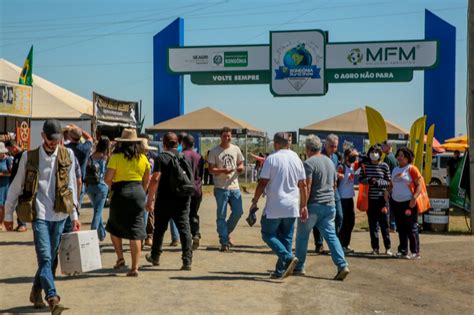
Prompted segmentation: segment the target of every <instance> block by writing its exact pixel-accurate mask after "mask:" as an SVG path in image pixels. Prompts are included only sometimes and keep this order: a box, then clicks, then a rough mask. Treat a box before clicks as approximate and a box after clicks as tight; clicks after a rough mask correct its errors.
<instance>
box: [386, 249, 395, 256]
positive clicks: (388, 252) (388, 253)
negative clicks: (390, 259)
mask: <svg viewBox="0 0 474 315" xmlns="http://www.w3.org/2000/svg"><path fill="white" fill-rule="evenodd" d="M385 255H387V256H393V253H392V250H391V249H390V248H389V249H387V250H386V251H385Z"/></svg>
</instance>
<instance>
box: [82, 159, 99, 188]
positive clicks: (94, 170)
mask: <svg viewBox="0 0 474 315" xmlns="http://www.w3.org/2000/svg"><path fill="white" fill-rule="evenodd" d="M99 182H100V166H99V163H94V160H93V159H92V156H91V157H90V158H89V161H88V162H87V165H86V175H85V176H84V183H85V184H86V185H96V184H98V183H99Z"/></svg>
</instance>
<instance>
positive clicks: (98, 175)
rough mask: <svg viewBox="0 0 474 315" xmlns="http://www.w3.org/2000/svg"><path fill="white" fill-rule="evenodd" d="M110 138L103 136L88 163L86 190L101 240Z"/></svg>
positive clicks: (103, 235) (103, 233) (93, 228)
mask: <svg viewBox="0 0 474 315" xmlns="http://www.w3.org/2000/svg"><path fill="white" fill-rule="evenodd" d="M109 147H110V140H109V138H107V137H104V136H103V137H101V138H100V140H99V142H98V143H97V145H96V147H95V151H94V153H92V155H91V157H90V158H89V161H88V162H87V165H86V175H85V179H84V181H85V184H86V187H87V188H86V189H87V190H86V192H87V195H88V196H89V199H90V201H91V203H92V207H93V208H94V216H93V218H92V223H91V229H92V230H97V236H98V237H99V241H103V240H104V239H105V235H106V233H105V227H104V224H103V222H102V210H103V209H104V205H105V201H106V200H107V194H108V192H109V187H108V186H107V184H106V183H105V181H104V177H105V170H106V164H107V160H108V157H109Z"/></svg>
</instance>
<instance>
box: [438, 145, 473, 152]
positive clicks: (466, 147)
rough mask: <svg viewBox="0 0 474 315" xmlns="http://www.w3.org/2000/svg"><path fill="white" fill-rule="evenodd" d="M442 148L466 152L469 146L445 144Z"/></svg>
mask: <svg viewBox="0 0 474 315" xmlns="http://www.w3.org/2000/svg"><path fill="white" fill-rule="evenodd" d="M441 147H442V148H444V149H446V150H448V151H456V150H458V151H464V150H466V149H469V145H467V144H466V143H443V144H442V145H441Z"/></svg>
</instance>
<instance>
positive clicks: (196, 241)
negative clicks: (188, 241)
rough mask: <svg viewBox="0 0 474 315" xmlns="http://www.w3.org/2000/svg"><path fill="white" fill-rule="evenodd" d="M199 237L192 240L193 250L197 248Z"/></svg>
mask: <svg viewBox="0 0 474 315" xmlns="http://www.w3.org/2000/svg"><path fill="white" fill-rule="evenodd" d="M199 241H200V239H199V237H196V238H193V250H196V249H198V248H199Z"/></svg>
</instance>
